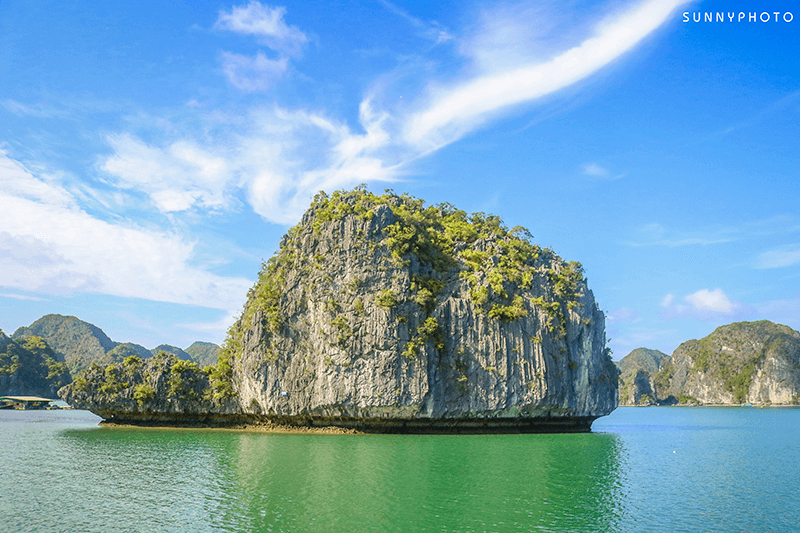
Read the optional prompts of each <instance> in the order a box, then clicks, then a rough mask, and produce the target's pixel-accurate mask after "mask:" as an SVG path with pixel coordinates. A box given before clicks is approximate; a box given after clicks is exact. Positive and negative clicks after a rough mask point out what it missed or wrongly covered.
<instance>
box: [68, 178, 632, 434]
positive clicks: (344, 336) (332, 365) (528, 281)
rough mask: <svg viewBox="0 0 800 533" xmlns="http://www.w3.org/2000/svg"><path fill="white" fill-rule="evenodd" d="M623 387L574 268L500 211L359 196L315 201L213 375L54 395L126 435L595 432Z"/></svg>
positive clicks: (161, 373)
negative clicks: (224, 429) (144, 430)
mask: <svg viewBox="0 0 800 533" xmlns="http://www.w3.org/2000/svg"><path fill="white" fill-rule="evenodd" d="M617 387H618V370H617V368H616V366H615V364H614V363H613V362H612V360H611V357H610V351H609V350H608V349H607V348H606V336H605V317H604V314H603V312H602V311H601V310H600V309H599V308H598V306H597V304H596V303H595V300H594V296H593V295H592V292H591V291H590V290H589V288H588V286H587V280H586V278H585V277H584V273H583V268H582V266H581V265H580V263H577V262H566V261H564V260H562V259H561V258H560V257H559V256H558V255H556V254H555V253H554V252H553V251H552V250H551V249H549V248H545V249H542V248H541V247H539V246H538V245H537V244H534V243H533V242H532V237H531V235H530V233H529V232H528V231H527V230H526V229H524V228H521V227H515V228H513V229H508V228H507V227H506V226H504V225H503V223H502V221H501V219H500V218H499V217H497V216H493V215H485V214H483V213H475V214H472V215H468V214H467V213H465V212H464V211H461V210H458V209H456V208H455V207H453V206H452V205H450V204H440V205H432V206H426V205H425V203H424V202H423V201H422V200H419V199H417V198H414V197H412V196H409V195H406V194H403V195H397V194H394V193H392V192H391V191H387V192H386V193H385V194H383V195H381V196H378V195H374V194H372V193H370V192H368V191H367V190H366V187H364V186H360V187H357V188H356V189H355V190H352V191H337V192H335V193H333V194H332V195H330V196H328V195H326V194H325V193H320V194H318V195H317V196H316V197H315V199H314V201H313V203H312V204H311V207H310V208H309V209H308V210H307V211H306V213H305V214H304V215H303V218H302V220H301V221H300V223H299V224H297V225H296V226H294V227H293V228H291V229H290V230H289V231H288V232H287V233H286V235H285V236H284V237H283V239H282V240H281V243H280V249H279V250H278V251H277V252H276V253H275V255H274V256H273V257H272V258H271V259H270V260H269V261H267V262H266V263H265V264H263V265H262V269H261V271H260V272H259V275H258V281H257V282H256V284H255V285H254V286H253V287H252V288H251V289H250V291H249V293H248V298H247V303H246V304H245V306H244V309H243V311H242V313H241V316H240V318H239V319H238V320H237V322H236V323H235V324H234V325H233V326H232V327H231V328H230V330H229V331H228V336H227V339H226V341H225V343H224V346H223V350H222V352H221V354H220V355H219V358H218V362H217V364H216V365H215V366H209V367H206V368H200V367H199V366H198V365H197V364H196V363H193V362H187V361H182V360H180V359H178V358H177V357H175V356H174V355H171V354H167V353H160V354H158V355H156V356H153V357H150V358H146V359H142V358H140V357H138V356H136V355H132V356H130V357H127V358H125V359H124V361H122V362H119V363H115V364H111V365H108V366H107V367H102V366H100V365H97V364H93V365H91V366H90V368H89V369H88V370H86V371H85V372H84V373H83V374H82V375H80V376H78V377H77V378H76V379H75V380H74V381H73V382H72V383H71V384H70V385H68V386H66V387H64V388H62V389H61V390H60V391H59V394H60V396H61V397H62V398H63V399H64V400H65V401H66V402H67V403H69V404H70V405H72V406H73V407H75V408H78V409H88V410H90V411H92V412H94V413H96V414H97V415H99V416H101V417H102V418H103V419H105V420H106V421H107V422H111V423H118V424H134V425H136V424H141V425H171V426H195V425H199V426H240V427H241V426H242V425H250V424H252V425H271V424H280V425H283V426H290V427H300V428H321V427H329V426H333V427H338V428H345V429H348V430H358V431H364V432H387V433H389V432H403V433H500V432H585V431H589V430H590V429H591V424H592V422H593V421H594V420H595V419H597V418H598V417H600V416H604V415H607V414H609V413H611V412H612V411H613V410H614V409H615V408H616V407H617V396H618V394H617Z"/></svg>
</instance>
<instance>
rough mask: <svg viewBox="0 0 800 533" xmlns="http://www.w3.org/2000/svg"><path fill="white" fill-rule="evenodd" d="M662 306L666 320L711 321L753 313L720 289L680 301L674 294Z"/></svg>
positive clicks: (664, 299) (702, 292)
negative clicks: (690, 319) (693, 319)
mask: <svg viewBox="0 0 800 533" xmlns="http://www.w3.org/2000/svg"><path fill="white" fill-rule="evenodd" d="M660 305H661V308H662V309H663V311H662V314H663V316H664V318H665V319H675V318H686V317H689V318H698V319H701V320H709V319H715V318H733V317H734V316H744V315H745V314H748V313H750V312H751V309H750V308H749V307H748V306H746V305H745V304H743V303H742V302H739V301H736V300H732V299H730V298H729V297H728V295H727V294H725V292H724V291H723V290H722V289H720V288H716V289H714V290H709V289H700V290H699V291H696V292H693V293H691V294H687V295H685V296H683V297H681V298H680V300H678V299H677V298H676V297H675V295H674V294H667V295H666V296H664V298H663V299H662V300H661V304H660Z"/></svg>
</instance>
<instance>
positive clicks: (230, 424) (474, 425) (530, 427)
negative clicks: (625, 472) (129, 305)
mask: <svg viewBox="0 0 800 533" xmlns="http://www.w3.org/2000/svg"><path fill="white" fill-rule="evenodd" d="M93 412H94V413H95V414H96V415H98V416H100V417H102V418H103V423H104V424H110V425H127V426H140V427H186V428H204V427H207V428H232V429H237V428H252V429H258V428H263V429H265V430H270V429H271V428H275V429H276V430H292V429H296V430H297V431H300V432H308V431H313V430H315V429H319V430H324V429H328V428H341V429H343V430H350V431H352V432H359V433H389V434H391V433H394V434H429V435H436V434H462V435H469V434H489V433H588V432H590V431H591V429H592V422H594V421H595V419H596V418H597V417H588V416H585V417H537V418H457V419H456V418H441V419H430V418H413V419H385V418H382V419H379V418H349V417H318V416H284V417H281V416H261V415H248V414H240V415H223V414H205V413H204V414H193V413H192V414H176V413H149V414H144V413H131V412H112V411H93Z"/></svg>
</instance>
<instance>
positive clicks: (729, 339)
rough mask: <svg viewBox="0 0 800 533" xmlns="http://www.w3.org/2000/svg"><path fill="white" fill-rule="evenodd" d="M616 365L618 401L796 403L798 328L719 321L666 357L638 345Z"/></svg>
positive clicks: (799, 386)
mask: <svg viewBox="0 0 800 533" xmlns="http://www.w3.org/2000/svg"><path fill="white" fill-rule="evenodd" d="M653 354H655V356H653ZM619 366H620V369H621V370H622V373H621V375H620V404H622V405H653V404H658V405H675V404H678V403H680V404H705V405H733V404H742V403H749V404H759V405H796V404H798V403H800V333H798V332H797V331H795V330H793V329H792V328H790V327H788V326H784V325H781V324H775V323H773V322H770V321H768V320H761V321H758V322H736V323H733V324H728V325H726V326H720V327H719V328H717V329H716V330H714V332H713V333H711V334H710V335H708V336H707V337H704V338H702V339H699V340H690V341H686V342H684V343H683V344H681V345H680V346H679V347H678V348H677V349H676V350H675V351H674V352H673V354H672V355H671V356H668V357H666V356H664V354H662V353H661V352H658V351H657V350H644V349H641V348H640V349H639V350H634V351H633V352H631V353H630V354H629V355H628V356H626V357H624V358H623V359H622V361H620V365H619Z"/></svg>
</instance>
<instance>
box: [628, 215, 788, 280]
mask: <svg viewBox="0 0 800 533" xmlns="http://www.w3.org/2000/svg"><path fill="white" fill-rule="evenodd" d="M799 232H800V221H798V219H797V217H795V216H793V215H777V216H774V217H770V218H766V219H761V220H755V221H748V222H742V223H740V224H735V225H725V226H723V225H717V226H710V227H705V228H700V229H697V230H692V231H681V230H676V229H672V228H666V227H664V226H663V225H662V224H660V223H658V222H652V223H649V224H645V225H643V226H640V227H639V228H637V229H636V230H635V236H634V238H632V239H630V240H626V241H623V242H622V244H625V245H627V246H666V247H669V248H676V247H679V246H705V245H710V244H720V243H726V242H735V241H740V240H747V239H758V238H763V237H770V236H776V235H791V234H793V233H799ZM780 256H781V251H780V250H778V251H776V254H775V258H776V259H777V258H779V257H780ZM769 260H770V256H769V255H768V256H766V258H765V261H766V262H767V263H768V262H769ZM760 262H761V259H760V258H759V259H758V260H756V262H755V263H754V264H755V265H758V264H760ZM757 268H771V267H758V266H757Z"/></svg>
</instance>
